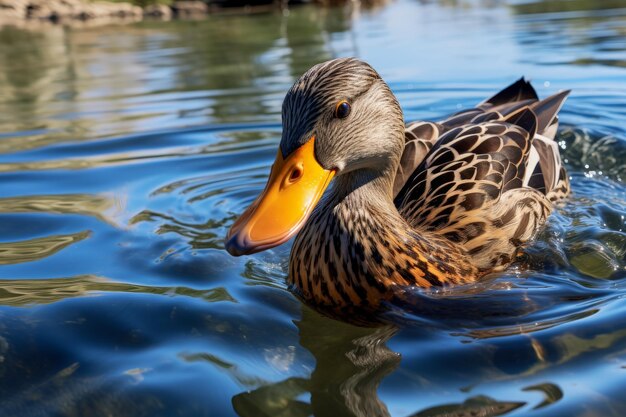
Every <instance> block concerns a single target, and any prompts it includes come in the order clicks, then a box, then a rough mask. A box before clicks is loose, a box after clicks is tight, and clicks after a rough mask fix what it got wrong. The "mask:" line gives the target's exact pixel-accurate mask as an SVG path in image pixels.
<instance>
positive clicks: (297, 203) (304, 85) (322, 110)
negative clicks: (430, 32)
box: [226, 58, 404, 256]
mask: <svg viewBox="0 0 626 417" xmlns="http://www.w3.org/2000/svg"><path fill="white" fill-rule="evenodd" d="M282 123H283V133H282V139H281V141H280V147H279V149H278V154H277V156H276V161H275V162H274V165H273V166H272V171H271V174H270V178H269V180H268V182H267V185H266V187H265V190H264V191H263V192H262V193H261V195H260V196H259V197H258V198H257V199H256V200H255V201H254V202H253V203H252V204H251V205H250V207H248V209H247V210H246V211H245V212H244V213H243V214H242V215H241V217H240V218H239V219H238V220H237V221H236V222H235V223H234V224H233V226H232V227H231V229H230V231H229V232H228V235H227V237H226V249H227V250H228V252H230V254H231V255H235V256H239V255H245V254H250V253H254V252H259V251H262V250H265V249H269V248H271V247H274V246H277V245H280V244H282V243H284V242H286V241H287V240H289V239H290V238H291V237H292V236H294V235H295V234H296V233H297V232H298V230H300V228H301V227H302V226H303V225H304V224H305V222H306V220H307V218H308V216H309V215H310V214H311V212H312V211H313V209H314V208H315V206H316V204H317V203H318V201H319V200H320V198H321V197H322V194H323V193H324V190H326V188H327V187H328V185H329V184H330V182H331V180H332V179H333V177H341V176H343V175H345V174H348V173H354V172H359V171H371V172H385V171H386V170H393V172H394V173H395V167H396V166H397V163H398V161H399V159H400V156H401V153H402V149H403V143H404V121H403V117H402V110H401V109H400V105H399V104H398V101H397V100H396V98H395V97H394V95H393V94H392V93H391V91H390V89H389V87H388V86H387V84H386V83H385V82H384V81H383V80H382V79H381V77H380V76H379V75H378V73H377V72H376V71H375V70H374V69H373V68H372V67H371V66H370V65H368V64H367V63H365V62H363V61H359V60H357V59H353V58H342V59H335V60H332V61H327V62H324V63H321V64H318V65H316V66H314V67H313V68H311V69H310V70H309V71H307V72H306V73H305V74H304V75H303V76H302V77H300V78H299V79H298V80H297V81H296V82H295V84H294V85H293V86H292V87H291V89H290V90H289V92H288V93H287V96H286V97H285V100H284V102H283V108H282ZM353 177H354V176H353ZM344 178H346V177H344Z"/></svg>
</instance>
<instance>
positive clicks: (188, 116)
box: [0, 0, 626, 417]
mask: <svg viewBox="0 0 626 417" xmlns="http://www.w3.org/2000/svg"><path fill="white" fill-rule="evenodd" d="M625 28H626V2H624V1H620V0H612V1H607V2H595V1H585V0H570V1H566V0H545V1H536V2H530V1H524V0H521V1H520V0H510V1H508V2H490V1H413V0H398V1H396V2H393V3H390V4H388V5H385V6H382V7H378V8H374V9H365V8H357V7H348V8H345V9H343V8H337V9H323V8H317V7H314V6H307V5H305V6H302V7H294V8H292V9H290V12H289V13H288V14H287V13H281V12H279V11H276V12H271V13H263V14H252V15H228V16H226V15H225V16H220V15H214V16H211V17H210V18H209V19H207V20H205V21H173V22H143V23H137V24H133V25H127V26H107V27H99V28H82V29H69V28H63V27H60V26H47V27H45V28H44V29H41V28H32V27H31V28H15V27H9V26H4V27H0V415H3V416H5V415H6V416H29V417H30V416H52V415H55V416H86V415H89V416H105V415H106V416H109V415H114V416H133V417H136V416H174V415H177V416H204V415H206V416H208V415H211V416H229V415H233V416H234V415H238V416H241V417H248V416H308V415H315V416H403V417H404V416H420V417H421V416H431V417H432V416H459V417H460V416H466V415H479V416H500V415H507V416H550V417H552V416H581V417H582V416H585V417H587V416H603V417H604V416H616V417H620V416H624V415H626V400H625V399H624V396H623V390H624V386H626V187H625V181H626V29H625ZM339 56H357V57H359V58H362V59H364V60H366V61H368V62H369V63H371V64H372V65H373V66H374V67H375V68H376V69H377V70H378V71H379V72H380V74H381V75H382V77H383V78H384V79H385V80H386V81H387V82H388V83H389V84H390V86H391V88H392V90H393V91H394V92H395V93H396V94H397V96H398V98H399V100H400V102H401V104H402V106H403V109H404V111H405V118H406V119H407V120H415V119H435V120H436V119H438V118H441V117H442V116H445V115H447V114H449V113H453V112H456V111H459V110H462V109H464V108H468V107H470V106H473V105H474V104H476V103H478V102H480V101H481V100H483V99H484V98H486V97H488V96H489V95H491V94H493V93H494V92H496V91H497V90H498V89H500V88H502V87H504V86H505V85H507V84H509V83H511V82H512V81H514V80H515V79H517V78H519V77H520V76H522V75H524V76H526V77H528V78H530V79H531V80H533V84H534V85H535V87H536V88H537V90H538V92H539V95H540V96H546V95H548V94H550V93H553V92H556V91H558V90H562V89H572V90H573V92H572V95H571V97H570V99H569V100H568V101H567V103H566V104H565V107H564V108H563V111H562V112H561V115H562V117H561V131H560V133H559V135H558V141H559V145H560V147H561V151H562V155H563V159H564V161H565V162H566V166H567V168H568V170H569V172H570V175H571V179H572V187H573V195H572V196H571V198H569V199H568V200H567V201H566V202H565V203H563V204H562V205H561V206H560V207H559V208H558V210H557V211H556V212H555V213H554V214H553V215H552V216H551V217H550V220H549V222H548V225H547V226H546V227H545V229H544V230H542V231H541V233H540V235H539V237H538V239H537V241H536V242H535V243H534V244H533V245H531V246H530V247H529V248H527V250H526V259H524V261H523V262H521V263H520V264H519V265H516V266H514V267H513V268H511V269H510V270H509V271H507V272H505V273H501V274H497V275H495V276H491V277H489V279H487V280H485V281H484V282H481V283H479V284H476V285H472V286H469V287H463V288H457V289H451V290H446V291H443V292H428V291H426V292H421V293H416V294H415V302H414V303H413V305H411V306H405V307H399V306H396V307H395V308H392V309H391V310H390V311H389V312H388V313H387V316H386V320H388V321H389V322H391V323H392V324H391V325H388V326H382V327H377V328H367V327H358V326H355V325H351V324H347V323H342V322H340V321H336V320H332V319H330V318H326V317H323V316H321V315H320V314H318V313H316V312H314V311H313V310H311V309H310V308H308V307H306V306H304V305H303V304H302V303H301V302H300V301H299V300H298V299H297V298H296V297H295V296H294V295H293V294H291V293H290V292H289V290H288V289H287V286H286V283H285V278H286V273H287V265H288V258H289V250H290V245H289V244H286V245H283V246H281V247H278V248H275V249H273V250H270V251H268V252H264V253H259V254H256V255H254V256H251V257H242V258H233V257H231V256H229V255H228V253H227V252H226V251H225V250H224V248H223V239H224V235H225V233H226V231H227V229H228V227H229V226H230V225H231V224H232V222H233V221H234V219H235V218H236V217H237V216H238V215H239V214H240V213H241V212H242V211H243V210H244V209H245V208H246V207H247V206H248V205H249V204H250V203H251V202H252V200H253V199H254V198H255V197H256V196H257V195H258V193H259V192H260V191H261V190H262V188H263V187H264V185H265V181H266V178H267V175H268V172H269V166H270V164H271V163H272V161H273V158H274V156H275V153H276V147H277V144H278V142H279V140H280V132H281V128H280V109H281V103H282V99H283V97H284V95H285V92H286V90H287V89H288V88H289V86H290V85H291V83H293V81H294V80H295V79H296V78H297V77H298V76H299V75H300V74H302V73H303V72H304V71H306V70H307V69H308V68H309V67H311V66H312V65H314V64H316V63H318V62H321V61H324V60H327V59H330V58H333V57H339Z"/></svg>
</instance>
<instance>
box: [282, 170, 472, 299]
mask: <svg viewBox="0 0 626 417" xmlns="http://www.w3.org/2000/svg"><path fill="white" fill-rule="evenodd" d="M392 169H393V167H390V169H389V170H382V171H377V172H374V171H367V170H360V171H355V172H353V173H348V174H344V175H341V176H339V177H337V179H336V180H335V184H334V186H333V189H332V190H331V191H330V192H329V193H328V194H327V195H326V196H325V197H324V199H323V200H322V201H321V202H320V204H319V205H318V207H316V209H315V211H314V212H313V214H312V215H311V218H310V219H309V221H308V222H307V224H306V225H305V226H304V228H303V230H302V231H301V232H300V234H299V235H298V237H297V238H296V241H295V243H294V246H293V249H292V252H291V262H290V274H289V276H290V278H289V279H290V283H291V284H292V286H294V287H295V289H296V290H297V292H298V293H299V294H300V295H301V296H302V297H303V298H305V299H307V300H310V301H312V302H314V303H315V304H316V305H325V306H330V307H339V308H341V307H343V306H346V305H353V306H354V305H356V306H370V307H376V306H378V304H379V303H380V302H381V301H382V300H385V299H390V298H394V297H398V296H400V293H402V292H404V291H405V290H406V288H407V287H415V286H418V287H431V286H442V285H446V284H448V283H463V282H469V281H471V280H473V279H474V278H475V274H476V270H475V268H473V267H472V266H471V265H470V264H469V262H468V261H467V260H466V258H465V253H464V252H463V251H462V249H461V248H459V247H456V246H455V245H453V244H451V242H449V241H448V240H446V239H444V238H442V237H439V236H437V235H436V234H434V233H432V232H427V231H421V230H416V229H412V228H411V227H410V226H409V224H408V223H407V222H406V221H405V220H404V219H403V218H402V216H401V215H400V213H399V212H398V210H397V208H396V207H395V205H394V203H393V195H392V185H393V179H394V176H395V170H393V171H392Z"/></svg>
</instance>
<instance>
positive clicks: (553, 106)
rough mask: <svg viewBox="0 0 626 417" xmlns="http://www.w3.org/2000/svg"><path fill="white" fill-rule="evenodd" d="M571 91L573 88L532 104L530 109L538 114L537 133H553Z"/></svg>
mask: <svg viewBox="0 0 626 417" xmlns="http://www.w3.org/2000/svg"><path fill="white" fill-rule="evenodd" d="M570 92H571V90H565V91H561V92H559V93H556V94H553V95H551V96H550V97H547V98H544V99H543V100H539V101H537V102H536V103H533V104H531V105H530V109H531V110H532V111H533V112H534V113H535V114H536V115H537V133H539V134H544V132H546V131H548V132H549V133H551V131H552V130H554V129H551V127H552V126H553V125H554V123H556V122H558V118H557V114H558V112H559V110H561V107H562V106H563V103H565V99H566V98H567V96H568V95H569V93H570Z"/></svg>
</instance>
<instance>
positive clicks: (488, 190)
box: [226, 58, 569, 308]
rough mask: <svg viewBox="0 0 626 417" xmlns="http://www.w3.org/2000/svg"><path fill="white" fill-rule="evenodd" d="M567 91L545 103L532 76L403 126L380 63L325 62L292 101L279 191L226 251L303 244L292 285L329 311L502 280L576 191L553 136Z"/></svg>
mask: <svg viewBox="0 0 626 417" xmlns="http://www.w3.org/2000/svg"><path fill="white" fill-rule="evenodd" d="M568 94H569V91H563V92H560V93H557V94H554V95H552V96H550V97H548V98H546V99H543V100H539V98H538V97H537V94H536V92H535V90H534V89H533V87H532V86H531V84H530V83H529V82H528V81H525V80H524V79H523V78H522V79H520V80H518V81H517V82H515V83H513V84H512V85H510V86H508V87H506V88H505V89H503V90H502V91H500V92H499V93H497V94H496V95H494V96H493V97H491V98H489V99H487V100H485V101H483V102H482V103H480V104H478V105H477V106H476V107H475V108H473V109H470V110H465V111H462V112H459V113H456V114H454V115H452V116H450V117H448V118H446V119H444V120H442V121H439V122H413V123H410V124H408V125H405V122H404V119H403V114H402V110H401V108H400V105H399V103H398V101H397V99H396V97H395V96H394V95H393V93H392V92H391V90H390V88H389V87H388V85H387V84H386V83H385V82H384V81H383V79H382V78H381V77H380V75H379V74H378V73H377V72H376V71H375V70H374V69H373V68H372V67H371V66H370V65H368V64H367V63H365V62H363V61H360V60H357V59H354V58H343V59H334V60H331V61H328V62H324V63H321V64H318V65H316V66H314V67H312V68H311V69H310V70H309V71H307V72H306V73H305V74H304V75H302V77H300V78H299V79H298V80H297V81H296V82H295V84H294V85H293V86H292V87H291V89H290V90H289V91H288V93H287V95H286V97H285V100H284V103H283V107H282V124H283V131H282V138H281V141H280V147H279V149H278V154H277V156H276V161H275V163H274V165H273V166H272V170H271V173H270V177H269V181H268V183H267V186H266V187H265V190H264V191H263V192H262V194H261V195H260V196H259V197H258V198H257V199H256V200H255V201H254V202H253V203H252V205H251V206H250V207H249V208H248V209H247V210H246V211H245V212H244V213H243V214H242V215H241V217H240V218H239V219H238V220H237V221H236V222H235V223H234V224H233V226H232V228H231V229H230V231H229V232H228V235H227V237H226V248H227V250H228V251H229V252H230V253H231V254H232V255H235V256H239V255H244V254H250V253H253V252H258V251H262V250H265V249H268V248H271V247H274V246H276V245H279V244H282V243H284V242H286V241H288V240H289V239H290V238H291V237H293V236H294V235H296V234H297V237H296V239H295V241H294V243H293V246H292V250H291V257H290V266H289V278H288V280H289V284H290V285H291V286H292V288H293V289H294V290H295V291H296V292H297V293H298V294H299V295H300V296H301V297H302V298H304V299H305V300H307V301H308V302H310V303H312V304H314V305H318V306H328V307H332V308H342V307H345V306H363V307H376V306H378V305H380V303H381V302H382V301H383V300H389V299H392V298H394V297H399V296H401V294H403V293H404V292H406V291H407V289H413V290H414V289H415V287H422V288H428V287H442V286H450V285H458V284H467V283H472V282H475V281H477V280H479V279H480V278H481V277H483V276H485V275H486V274H488V273H490V272H494V271H500V270H502V269H504V268H506V267H507V266H508V265H509V264H510V263H511V262H512V261H513V260H515V258H516V256H517V255H518V251H519V250H520V248H521V247H522V246H523V245H524V244H525V243H526V242H528V241H529V240H530V239H532V238H533V236H534V235H535V233H536V232H537V230H538V228H539V227H540V226H541V225H542V224H543V223H544V222H545V220H546V218H547V217H548V215H549V214H550V212H551V211H552V209H553V207H554V203H555V202H556V201H558V200H560V199H562V198H564V197H565V196H566V195H567V194H568V193H569V182H568V177H567V174H566V172H565V169H564V168H563V166H562V164H561V159H560V156H559V151H558V146H557V143H556V142H555V140H554V136H555V134H556V130H557V125H558V117H557V113H558V112H559V110H560V108H561V106H562V104H563V102H564V101H565V99H566V97H567V95H568ZM331 180H332V182H331ZM329 185H330V187H329ZM327 188H328V190H326V189H327ZM325 191H326V192H325Z"/></svg>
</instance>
